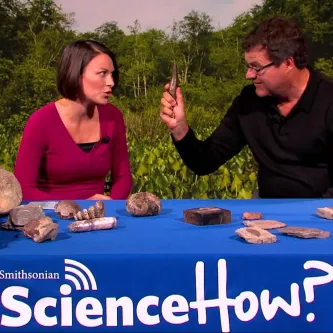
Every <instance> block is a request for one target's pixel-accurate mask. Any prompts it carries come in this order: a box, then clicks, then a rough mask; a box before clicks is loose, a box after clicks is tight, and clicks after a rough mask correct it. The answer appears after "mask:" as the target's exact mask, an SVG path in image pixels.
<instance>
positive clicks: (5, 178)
mask: <svg viewBox="0 0 333 333" xmlns="http://www.w3.org/2000/svg"><path fill="white" fill-rule="evenodd" d="M21 202H22V188H21V185H20V183H19V181H18V180H17V178H16V177H15V175H14V174H13V173H12V172H9V171H7V170H5V169H2V168H1V167H0V215H1V214H8V213H9V212H10V211H11V210H12V209H13V208H15V207H17V206H18V205H19V204H20V203H21Z"/></svg>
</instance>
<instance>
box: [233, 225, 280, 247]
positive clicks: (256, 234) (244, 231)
mask: <svg viewBox="0 0 333 333" xmlns="http://www.w3.org/2000/svg"><path fill="white" fill-rule="evenodd" d="M235 232H236V234H237V235H238V236H239V237H241V238H243V239H245V240H246V241H247V242H248V243H251V244H271V243H275V242H276V239H277V238H276V236H275V235H273V234H272V233H270V232H269V231H267V230H265V229H261V228H256V227H246V228H240V229H237V230H236V231H235Z"/></svg>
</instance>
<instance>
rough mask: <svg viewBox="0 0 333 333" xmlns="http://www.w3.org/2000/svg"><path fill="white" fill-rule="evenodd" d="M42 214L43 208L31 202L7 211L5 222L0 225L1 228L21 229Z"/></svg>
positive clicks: (42, 215)
mask: <svg viewBox="0 0 333 333" xmlns="http://www.w3.org/2000/svg"><path fill="white" fill-rule="evenodd" d="M44 216H45V214H44V211H43V209H42V208H41V207H40V206H38V205H35V204H34V203H33V202H31V203H29V204H27V205H21V206H18V207H16V208H14V209H12V210H11V211H10V213H9V216H8V219H7V222H5V223H3V224H1V225H0V226H1V228H2V229H8V230H22V228H23V227H24V226H25V225H26V224H27V223H28V222H30V221H32V220H38V219H40V218H42V217H44Z"/></svg>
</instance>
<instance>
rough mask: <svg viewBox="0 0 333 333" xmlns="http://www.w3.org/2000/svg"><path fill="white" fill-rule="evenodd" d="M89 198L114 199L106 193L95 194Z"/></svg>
mask: <svg viewBox="0 0 333 333" xmlns="http://www.w3.org/2000/svg"><path fill="white" fill-rule="evenodd" d="M87 200H112V199H111V197H109V196H107V195H104V194H94V195H93V196H92V197H90V198H88V199H87Z"/></svg>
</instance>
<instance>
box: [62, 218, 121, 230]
mask: <svg viewBox="0 0 333 333" xmlns="http://www.w3.org/2000/svg"><path fill="white" fill-rule="evenodd" d="M116 227H117V219H116V218H115V217H102V218H96V219H90V220H83V221H75V222H72V223H71V224H70V225H69V226H68V228H69V230H70V231H71V232H86V231H94V230H106V229H113V228H116Z"/></svg>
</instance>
